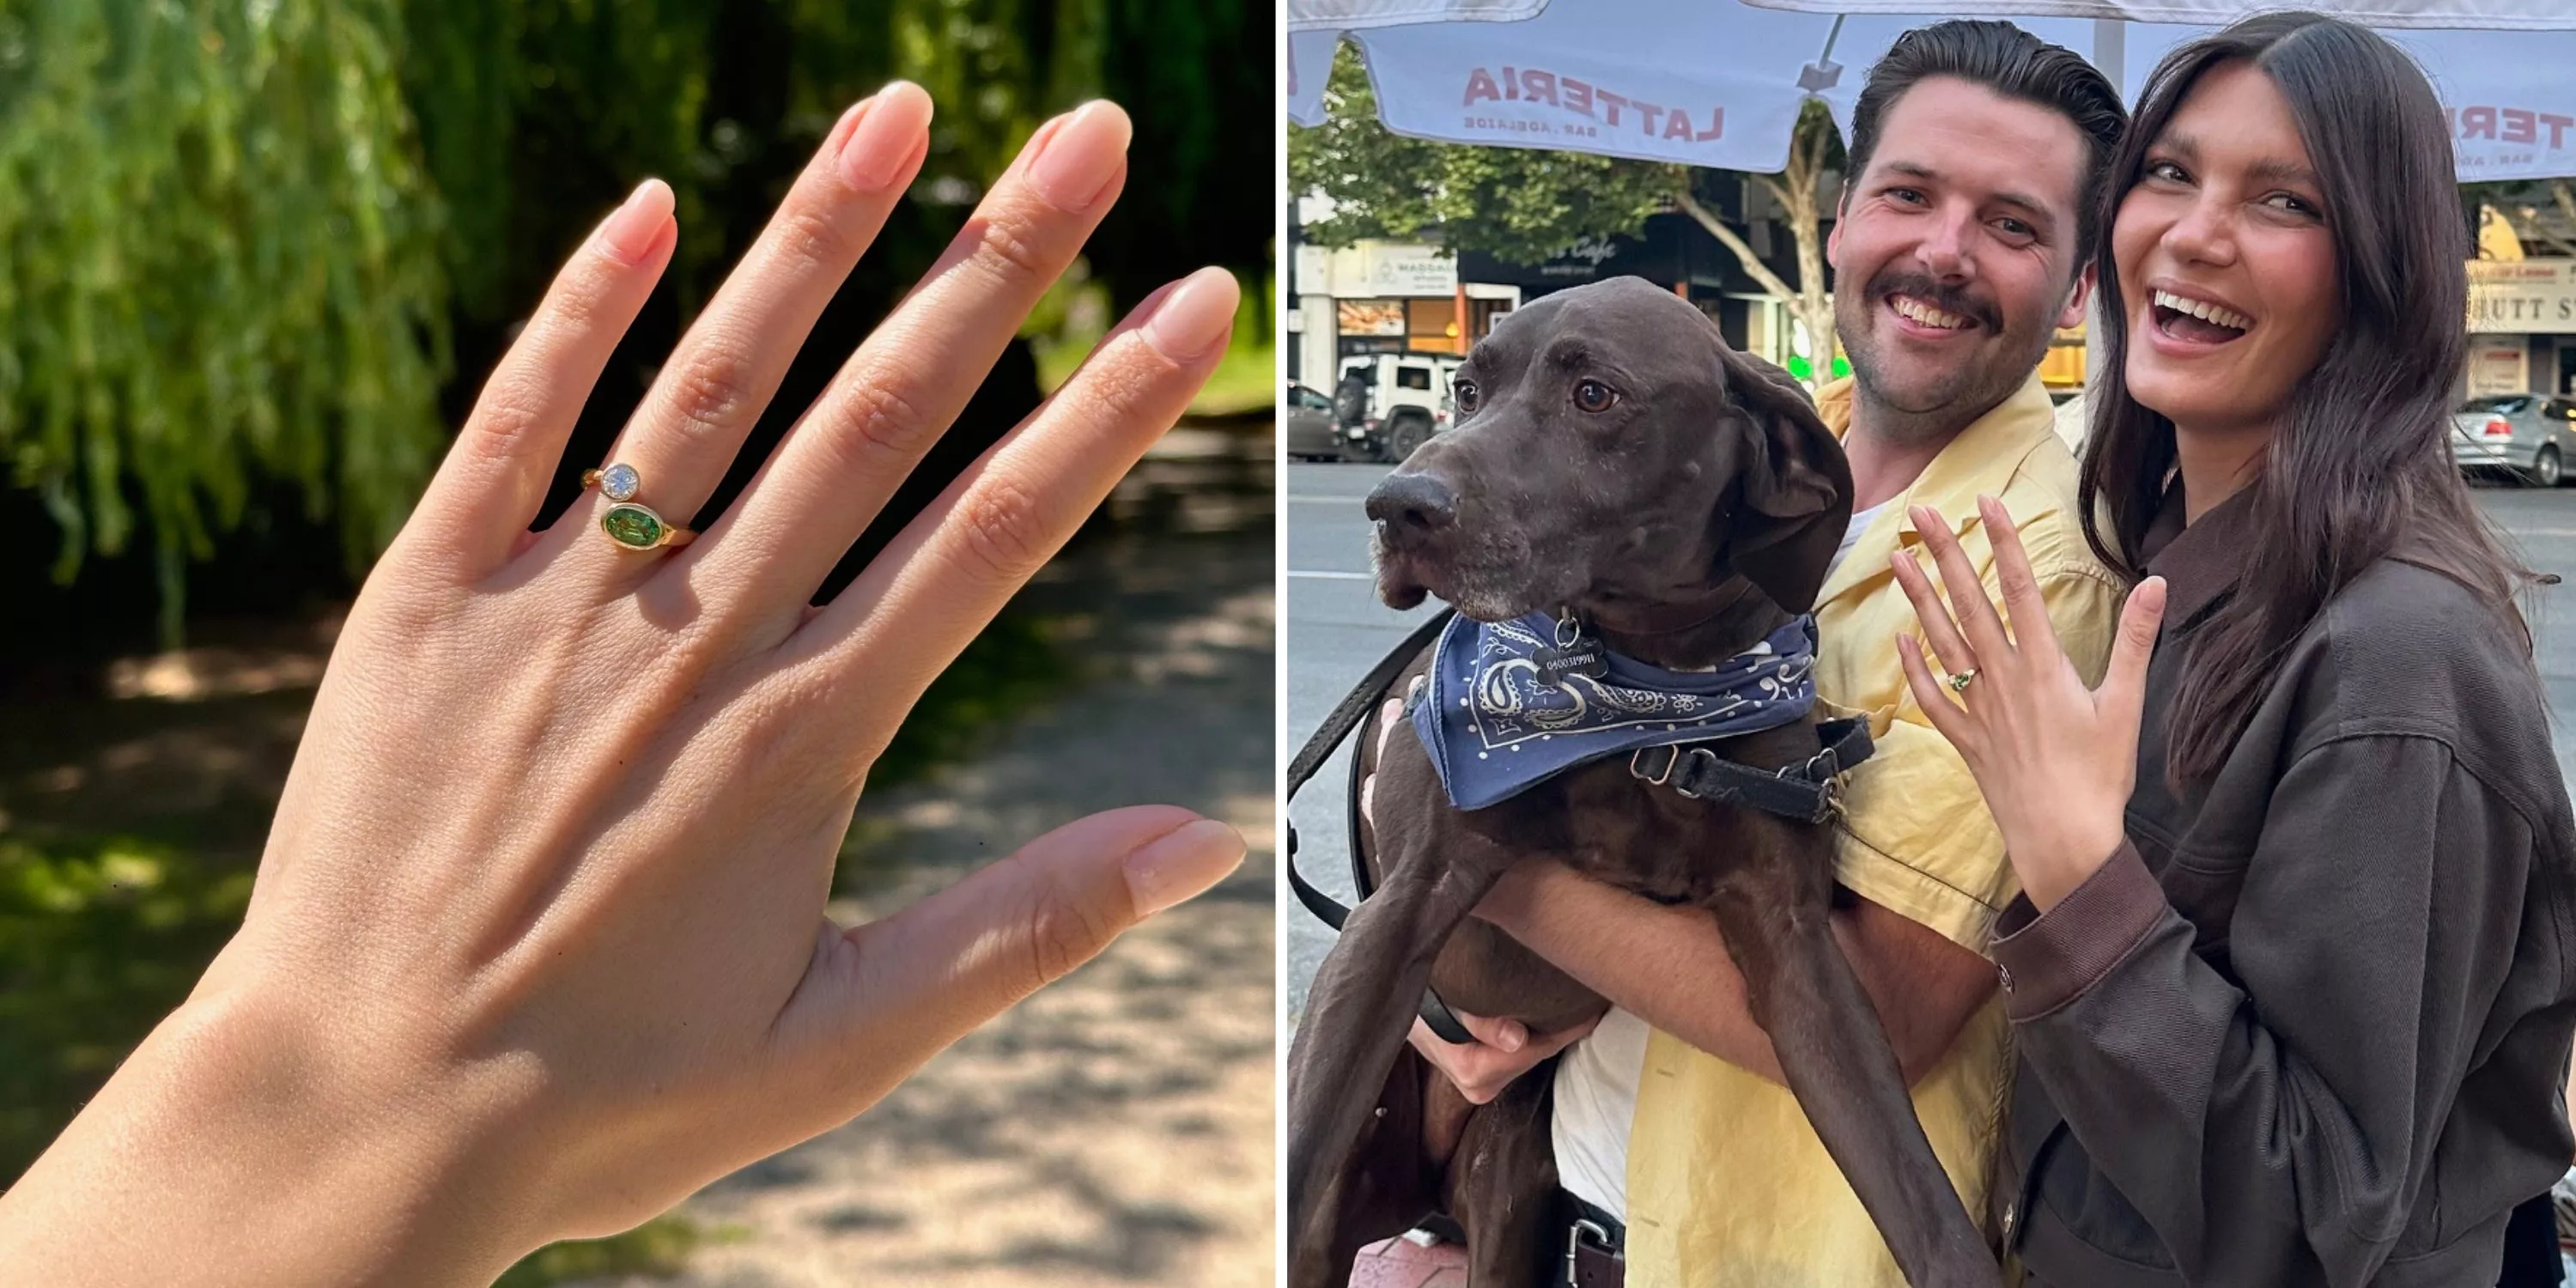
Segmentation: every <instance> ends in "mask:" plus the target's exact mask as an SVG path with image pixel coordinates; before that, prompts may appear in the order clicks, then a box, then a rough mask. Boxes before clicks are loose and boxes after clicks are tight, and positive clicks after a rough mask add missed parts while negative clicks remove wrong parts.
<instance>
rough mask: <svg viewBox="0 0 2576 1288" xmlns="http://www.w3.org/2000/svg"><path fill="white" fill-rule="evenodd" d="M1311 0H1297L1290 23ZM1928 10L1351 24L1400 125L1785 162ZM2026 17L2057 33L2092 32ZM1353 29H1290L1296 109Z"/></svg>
mask: <svg viewBox="0 0 2576 1288" xmlns="http://www.w3.org/2000/svg"><path fill="white" fill-rule="evenodd" d="M1339 2H1340V3H1343V4H1358V3H1363V2H1364V0H1339ZM1916 2H1917V3H1920V0H1916ZM1315 3H1321V0H1292V3H1291V5H1290V8H1289V12H1290V14H1291V23H1292V25H1294V23H1296V22H1297V21H1298V17H1297V16H1298V15H1300V14H1301V13H1303V12H1304V11H1305V10H1306V8H1307V6H1308V5H1309V4H1315ZM1925 21H1929V20H1928V19H1922V18H1903V17H1872V18H1852V19H1848V20H1846V19H1842V18H1837V17H1832V16H1828V15H1820V14H1804V13H1787V12H1781V11H1777V10H1770V9H1755V8H1749V7H1747V6H1744V5H1740V4H1735V3H1732V2H1731V0H1724V2H1716V3H1709V2H1703V3H1690V2H1689V0H1555V2H1554V3H1552V4H1549V5H1548V6H1547V8H1546V10H1545V11H1544V12H1542V13H1540V14H1539V15H1538V16H1537V17H1534V18H1530V19H1527V20H1524V21H1518V22H1473V23H1466V22H1451V21H1441V22H1431V23H1415V24H1410V25H1401V26H1383V27H1371V28H1364V29H1359V30H1354V31H1350V32H1349V38H1350V39H1351V40H1352V41H1354V42H1355V43H1357V44H1358V46H1359V49H1360V55H1361V57H1362V59H1363V60H1364V61H1365V62H1366V64H1367V66H1368V69H1369V79H1370V83H1371V84H1372V85H1373V86H1374V87H1375V89H1376V91H1377V104H1378V119H1379V120H1380V121H1382V122H1383V123H1384V124H1385V125H1386V127H1387V128H1388V129H1390V130H1392V131H1394V132H1396V133H1398V134H1404V135H1411V136H1413V137H1416V138H1427V139H1437V140H1440V141H1442V142H1450V143H1490V144H1499V145H1501V146H1505V147H1525V148H1555V149H1559V150H1566V151H1578V152H1596V153H1601V154H1604V155H1608V156H1620V157H1632V158H1636V159H1639V160H1646V161H1676V162H1681V163H1684V164H1687V165H1696V166H1711V167H1715V168H1718V169H1727V170H1752V171H1760V172H1768V171H1774V170H1778V169H1781V168H1782V167H1784V166H1785V165H1787V164H1788V156H1789V142H1790V134H1791V132H1792V131H1793V129H1794V128H1795V127H1796V125H1797V122H1798V112H1799V109H1800V108H1801V107H1802V106H1803V105H1804V104H1805V102H1806V100H1807V99H1809V98H1821V99H1823V100H1824V101H1825V103H1826V105H1827V107H1828V108H1829V109H1830V110H1831V111H1832V112H1833V114H1834V119H1835V122H1836V123H1837V124H1840V125H1844V126H1846V127H1848V125H1849V123H1850V115H1851V105H1852V100H1853V99H1854V98H1855V97H1857V96H1858V95H1859V93H1860V82H1861V74H1862V71H1863V70H1864V69H1865V68H1866V67H1867V66H1868V64H1869V63H1871V62H1873V61H1875V60H1876V59H1877V58H1878V57H1879V55H1881V54H1884V53H1885V52H1887V47H1888V46H1889V45H1890V44H1892V43H1894V42H1895V40H1896V37H1897V36H1898V35H1900V34H1902V33H1903V32H1904V31H1905V30H1906V29H1907V28H1909V27H1914V26H1919V25H1921V24H1922V23H1923V22H1925ZM2027 25H2029V26H2030V28H2031V29H2032V31H2033V32H2034V33H2036V34H2038V35H2039V36H2040V37H2041V38H2042V39H2052V40H2074V39H2077V38H2080V37H2083V36H2085V35H2087V34H2088V33H2089V32H2090V30H2091V27H2090V25H2089V24H2086V23H2081V22H2067V21H2057V22H2048V21H2040V22H2034V23H2030V24H2027ZM1343 33H1344V29H1341V28H1335V27H1330V26H1327V27H1323V28H1310V29H1308V30H1305V31H1298V32H1293V33H1292V34H1291V35H1290V36H1289V38H1288V63H1289V95H1288V117H1289V119H1290V120H1292V121H1295V122H1297V123H1299V124H1301V125H1313V124H1316V123H1318V122H1320V121H1321V120H1322V119H1323V93H1324V83H1323V82H1324V79H1325V74H1326V72H1327V71H1329V70H1330V68H1331V65H1332V53H1333V46H1334V44H1335V43H1336V42H1337V41H1338V40H1340V39H1342V38H1343Z"/></svg>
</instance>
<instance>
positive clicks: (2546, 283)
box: [2469, 259, 2576, 335]
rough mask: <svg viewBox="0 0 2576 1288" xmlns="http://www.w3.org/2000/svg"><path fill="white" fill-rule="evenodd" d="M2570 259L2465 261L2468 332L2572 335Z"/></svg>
mask: <svg viewBox="0 0 2576 1288" xmlns="http://www.w3.org/2000/svg"><path fill="white" fill-rule="evenodd" d="M2571 269H2576V260H2568V259H2513V260H2483V259H2482V260H2471V261H2470V262H2469V331H2470V333H2471V334H2476V335H2565V334H2576V272H2571V271H2570V270H2571Z"/></svg>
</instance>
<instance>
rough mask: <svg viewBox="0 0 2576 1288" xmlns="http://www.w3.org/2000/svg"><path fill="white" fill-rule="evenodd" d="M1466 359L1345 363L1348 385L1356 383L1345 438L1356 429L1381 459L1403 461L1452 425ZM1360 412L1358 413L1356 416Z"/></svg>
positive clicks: (1430, 356)
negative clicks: (1455, 387)
mask: <svg viewBox="0 0 2576 1288" xmlns="http://www.w3.org/2000/svg"><path fill="white" fill-rule="evenodd" d="M1463 361H1464V360H1463V359H1461V358H1458V357H1455V356H1453V355H1450V354H1445V353H1370V354H1355V355H1352V356H1350V357H1347V358H1344V359H1342V365H1341V372H1342V382H1343V384H1344V385H1345V386H1351V385H1353V384H1354V382H1353V381H1352V379H1351V378H1352V376H1353V375H1354V374H1356V375H1357V376H1358V377H1359V380H1358V381H1357V382H1356V385H1357V388H1356V391H1355V392H1357V393H1358V395H1359V397H1357V398H1356V399H1353V400H1351V401H1354V402H1356V403H1358V404H1359V405H1358V406H1356V407H1342V408H1340V409H1339V410H1340V412H1341V415H1342V423H1343V426H1344V433H1345V435H1346V436H1347V435H1349V433H1350V430H1351V429H1352V428H1353V427H1356V428H1357V429H1358V430H1359V431H1361V432H1360V434H1359V435H1358V439H1359V441H1363V442H1365V443H1366V445H1367V447H1368V450H1369V453H1370V455H1371V456H1373V457H1374V458H1375V459H1377V460H1381V461H1386V462H1389V463H1393V462H1398V461H1402V460H1403V459H1404V458H1405V457H1408V456H1411V455H1413V450H1414V449H1415V448H1417V447H1420V446H1422V445H1423V444H1424V443H1427V442H1430V441H1431V436H1432V435H1433V434H1436V433H1439V432H1440V431H1441V430H1444V429H1447V428H1448V427H1449V406H1450V403H1449V378H1450V377H1451V376H1452V375H1455V374H1456V373H1457V371H1458V367H1459V365H1460V363H1461V362H1463ZM1354 412H1356V413H1357V414H1356V415H1354V414H1353V413H1354Z"/></svg>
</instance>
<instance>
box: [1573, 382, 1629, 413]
mask: <svg viewBox="0 0 2576 1288" xmlns="http://www.w3.org/2000/svg"><path fill="white" fill-rule="evenodd" d="M1618 401H1619V395H1618V394H1616V393H1614V392H1612V391H1611V389H1610V386H1608V385H1605V384H1603V383H1601V382H1600V381H1598V380H1583V381H1577V382H1576V383H1575V386H1574V405H1575V406H1577V407H1580V408H1582V409H1583V410H1585V411H1589V412H1604V411H1608V410H1610V408H1611V407H1612V406H1613V405H1614V404H1616V403H1617V402H1618Z"/></svg>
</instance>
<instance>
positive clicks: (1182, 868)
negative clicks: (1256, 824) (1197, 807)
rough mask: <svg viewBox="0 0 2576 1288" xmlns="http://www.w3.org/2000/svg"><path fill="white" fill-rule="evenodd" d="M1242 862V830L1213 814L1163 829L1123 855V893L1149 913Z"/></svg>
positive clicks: (1201, 887)
mask: <svg viewBox="0 0 2576 1288" xmlns="http://www.w3.org/2000/svg"><path fill="white" fill-rule="evenodd" d="M1242 863H1243V834H1242V833H1240V832H1237V831H1235V830H1234V829H1233V828H1231V827H1228V826H1226V825H1225V824H1223V823H1220V822H1218V821H1216V820H1215V819H1212V818H1203V819H1200V820H1198V821H1197V822H1194V823H1188V824H1184V825H1183V826H1181V827H1180V828H1178V829H1176V830H1174V831H1172V832H1169V833H1166V834H1165V835H1164V836H1163V837H1162V838H1161V839H1159V840H1157V841H1155V842H1154V843H1153V844H1151V845H1148V846H1146V847H1145V848H1143V849H1141V850H1138V851H1136V852H1135V853H1134V854H1130V855H1128V856H1127V893H1128V896H1129V897H1130V898H1132V899H1134V900H1135V901H1136V915H1137V916H1140V917H1149V916H1152V915H1153V914H1155V913H1158V912H1161V911H1162V910H1163V909H1165V908H1168V907H1171V906H1172V905H1173V904H1176V903H1179V902H1180V901H1182V900H1184V899H1187V898H1190V897H1192V896H1194V895H1196V894H1198V893H1199V892H1201V891H1203V890H1205V889H1207V888H1208V887H1209V886H1212V885H1215V884H1216V883H1217V882H1219V881H1221V880H1223V879H1225V874H1227V873H1229V872H1232V871H1234V870H1235V869H1236V868H1237V867H1239V866H1241V865H1242Z"/></svg>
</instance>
